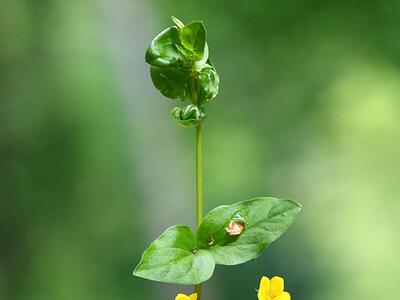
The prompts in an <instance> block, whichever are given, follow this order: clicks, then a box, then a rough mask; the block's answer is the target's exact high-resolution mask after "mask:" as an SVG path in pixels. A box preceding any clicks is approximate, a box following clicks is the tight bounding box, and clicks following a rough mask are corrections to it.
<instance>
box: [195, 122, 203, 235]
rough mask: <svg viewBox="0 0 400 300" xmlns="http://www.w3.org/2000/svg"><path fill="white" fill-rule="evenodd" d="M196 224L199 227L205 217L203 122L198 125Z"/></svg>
mask: <svg viewBox="0 0 400 300" xmlns="http://www.w3.org/2000/svg"><path fill="white" fill-rule="evenodd" d="M196 213H197V218H196V224H197V229H199V227H200V224H201V221H202V219H203V151H202V130H201V124H200V125H198V126H197V127H196Z"/></svg>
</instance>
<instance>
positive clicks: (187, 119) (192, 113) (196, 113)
mask: <svg viewBox="0 0 400 300" xmlns="http://www.w3.org/2000/svg"><path fill="white" fill-rule="evenodd" d="M171 115H172V117H173V118H174V119H175V121H176V122H177V123H178V124H179V125H182V126H183V127H194V126H197V125H199V124H200V123H201V122H203V120H204V119H205V118H206V114H205V112H204V109H203V108H202V107H198V106H197V105H194V104H189V105H187V106H185V107H175V108H173V109H172V111H171Z"/></svg>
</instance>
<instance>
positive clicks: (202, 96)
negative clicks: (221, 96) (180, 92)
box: [196, 64, 219, 103]
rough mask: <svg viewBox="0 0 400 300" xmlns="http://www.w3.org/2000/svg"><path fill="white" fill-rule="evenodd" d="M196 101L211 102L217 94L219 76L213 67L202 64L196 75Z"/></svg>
mask: <svg viewBox="0 0 400 300" xmlns="http://www.w3.org/2000/svg"><path fill="white" fill-rule="evenodd" d="M196 89H197V99H198V101H199V102H200V103H206V102H209V101H211V100H212V99H213V98H214V97H215V96H217V94H218V89H219V76H218V74H217V72H216V71H215V69H214V67H213V66H211V65H209V64H204V65H203V66H201V69H200V70H199V71H198V72H197V73H196Z"/></svg>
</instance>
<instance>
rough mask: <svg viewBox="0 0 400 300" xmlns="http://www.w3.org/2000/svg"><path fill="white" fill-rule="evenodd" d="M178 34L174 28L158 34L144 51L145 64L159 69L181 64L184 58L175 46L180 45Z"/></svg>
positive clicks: (178, 31)
mask: <svg viewBox="0 0 400 300" xmlns="http://www.w3.org/2000/svg"><path fill="white" fill-rule="evenodd" d="M179 34H180V30H179V29H178V28H177V27H175V26H173V27H169V28H167V29H165V30H163V31H162V32H161V33H159V34H158V35H157V36H156V37H155V38H154V39H153V41H152V42H151V44H150V47H149V48H148V49H147V51H146V62H147V63H149V64H150V65H153V66H159V67H166V66H170V65H173V64H176V63H178V62H182V61H183V60H184V58H183V57H182V54H181V53H180V52H179V51H178V49H177V48H176V46H175V45H176V44H180V39H179Z"/></svg>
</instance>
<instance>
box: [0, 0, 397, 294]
mask: <svg viewBox="0 0 400 300" xmlns="http://www.w3.org/2000/svg"><path fill="white" fill-rule="evenodd" d="M171 14H174V15H176V16H178V17H179V18H181V19H182V20H183V21H184V22H188V21H191V20H194V19H202V20H203V21H204V22H205V24H206V27H207V28H208V41H209V45H210V53H211V57H212V59H213V61H214V63H215V65H216V68H217V70H218V72H219V74H220V76H221V85H220V94H219V96H218V97H217V98H216V99H215V100H213V102H212V103H211V104H209V105H207V107H206V109H207V112H208V119H207V121H206V124H205V126H204V162H205V166H204V176H205V178H204V180H205V199H206V205H205V206H206V207H205V209H206V211H208V210H210V209H212V208H214V207H215V206H217V205H220V204H229V203H233V202H236V201H240V200H244V199H247V198H251V197H253V196H256V195H269V196H278V197H290V198H293V199H296V200H298V201H299V202H300V203H302V204H303V206H304V208H303V211H302V213H301V214H300V216H299V218H298V219H297V220H296V222H295V224H294V225H293V226H292V227H291V228H290V229H289V230H288V231H287V233H286V234H285V235H284V236H283V237H282V238H281V239H279V240H278V241H277V242H275V243H274V244H273V245H272V246H271V247H270V248H269V249H268V250H267V251H266V252H265V253H264V255H263V256H262V257H261V258H259V259H257V260H255V261H253V262H251V263H248V264H245V265H240V266H235V267H221V266H218V267H217V269H216V272H215V276H214V277H213V279H212V280H210V281H208V282H206V283H205V285H204V299H205V300H207V299H210V300H211V299H214V300H217V299H218V300H224V299H256V292H255V291H254V289H256V288H257V287H258V283H259V279H260V277H261V276H262V275H268V276H272V275H281V276H283V277H285V279H286V287H287V290H289V291H290V292H291V294H292V298H293V299H295V300H296V299H297V300H321V299H326V300H339V299H340V300H343V299H371V298H373V299H378V298H379V299H393V297H396V296H395V295H396V293H397V291H398V282H399V280H400V259H399V253H400V234H399V233H400V217H399V215H400V187H399V183H400V129H399V127H400V39H399V36H400V2H399V1H398V0H384V1H355V0H354V1H351V0H348V1H313V0H294V1H269V0H267V1H265V0H257V1H256V0H254V1H250V2H249V1H215V0H203V1H190V0H185V1H183V0H179V1H178V0H175V1H165V0H146V1H145V0H141V1H139V0H113V1H107V0H87V1H81V0H70V1H61V0H46V1H28V0H25V1H24V0H3V1H1V2H0V299H2V300H3V299H4V300H22V299H24V300H27V299H29V300H50V299H51V300H53V299H57V300H70V299H84V300H92V299H93V300H99V299H113V300H120V299H121V300H122V299H135V300H136V299H137V300H147V299H148V300H150V299H174V297H175V295H176V293H178V292H181V291H184V292H190V291H191V287H185V286H173V285H167V284H162V283H156V282H150V281H145V280H142V279H139V278H133V277H132V275H131V273H132V270H133V267H134V266H135V265H136V264H137V263H138V261H139V258H140V254H141V252H142V251H143V250H144V249H145V248H146V247H147V245H148V244H149V243H150V242H151V241H152V240H153V239H154V238H155V237H157V236H158V235H159V234H160V233H161V232H162V231H163V230H164V229H165V228H166V227H169V226H171V225H173V224H176V223H184V224H189V225H191V226H192V227H194V216H195V210H194V201H195V197H194V192H195V186H194V130H190V129H184V128H181V127H179V126H177V125H176V124H174V122H173V121H172V119H171V118H170V116H169V110H170V109H171V108H172V107H173V106H174V105H176V104H179V103H173V101H170V100H168V99H166V98H164V97H163V96H161V95H160V94H159V93H158V92H157V91H156V90H155V89H154V88H153V86H152V83H151V80H150V78H149V68H148V66H147V65H146V64H145V63H144V52H145V50H146V48H147V46H148V44H149V43H150V41H151V39H152V38H153V37H154V36H155V35H156V34H157V33H158V32H159V31H161V29H163V28H165V27H167V26H170V25H171V24H172V22H171V21H170V19H169V16H170V15H171Z"/></svg>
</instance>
